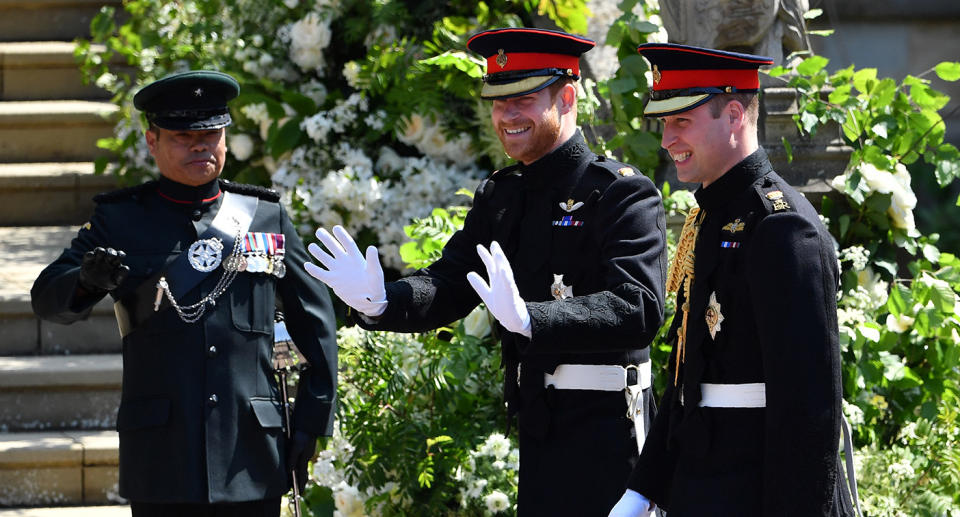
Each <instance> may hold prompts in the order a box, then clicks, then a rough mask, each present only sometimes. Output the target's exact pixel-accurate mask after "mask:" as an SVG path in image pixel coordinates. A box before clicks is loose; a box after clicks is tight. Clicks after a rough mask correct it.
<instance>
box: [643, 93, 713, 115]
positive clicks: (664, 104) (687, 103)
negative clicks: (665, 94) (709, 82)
mask: <svg viewBox="0 0 960 517" xmlns="http://www.w3.org/2000/svg"><path fill="white" fill-rule="evenodd" d="M713 95H714V94H712V93H704V94H702V95H690V96H681V97H671V98H669V99H663V100H659V101H655V100H651V101H650V102H648V103H647V105H646V107H644V108H643V116H645V117H665V116H667V115H674V114H677V113H681V112H684V111H687V110H690V109H693V108H696V107H697V106H699V105H701V104H703V103H704V102H707V101H708V100H709V99H710V97H713Z"/></svg>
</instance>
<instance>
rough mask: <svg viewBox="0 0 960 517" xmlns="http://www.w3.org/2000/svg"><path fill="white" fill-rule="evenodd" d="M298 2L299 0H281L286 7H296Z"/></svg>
mask: <svg viewBox="0 0 960 517" xmlns="http://www.w3.org/2000/svg"><path fill="white" fill-rule="evenodd" d="M299 3H300V0H283V5H285V6H287V8H288V9H294V8H296V7H297V4H299Z"/></svg>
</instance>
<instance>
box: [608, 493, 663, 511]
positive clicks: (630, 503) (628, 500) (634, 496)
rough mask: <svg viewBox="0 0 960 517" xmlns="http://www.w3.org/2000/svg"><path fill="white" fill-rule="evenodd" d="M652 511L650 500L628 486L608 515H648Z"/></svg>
mask: <svg viewBox="0 0 960 517" xmlns="http://www.w3.org/2000/svg"><path fill="white" fill-rule="evenodd" d="M651 512H653V504H651V503H650V500H649V499H647V498H646V497H643V496H642V495H640V494H639V493H637V492H634V491H633V490H630V489H629V488H628V489H627V491H626V492H625V493H624V494H623V497H621V498H620V500H619V501H617V504H616V505H614V507H613V509H612V510H610V515H608V516H607V517H647V516H648V515H650V513H651Z"/></svg>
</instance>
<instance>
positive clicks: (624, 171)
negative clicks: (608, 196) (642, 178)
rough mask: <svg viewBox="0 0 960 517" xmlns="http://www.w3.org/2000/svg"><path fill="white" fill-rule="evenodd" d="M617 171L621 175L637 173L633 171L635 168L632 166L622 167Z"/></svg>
mask: <svg viewBox="0 0 960 517" xmlns="http://www.w3.org/2000/svg"><path fill="white" fill-rule="evenodd" d="M617 172H618V173H619V174H620V175H621V176H633V175H634V174H635V173H634V172H633V169H631V168H630V167H621V168H620V170H618V171H617Z"/></svg>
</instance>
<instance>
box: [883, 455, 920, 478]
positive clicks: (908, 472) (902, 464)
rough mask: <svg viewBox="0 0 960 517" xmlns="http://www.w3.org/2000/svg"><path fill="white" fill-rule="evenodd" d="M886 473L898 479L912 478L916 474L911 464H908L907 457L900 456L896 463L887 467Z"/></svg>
mask: <svg viewBox="0 0 960 517" xmlns="http://www.w3.org/2000/svg"><path fill="white" fill-rule="evenodd" d="M887 473H888V474H890V475H891V476H893V477H895V478H900V479H912V478H913V477H914V476H915V475H916V472H915V471H914V470H913V465H910V460H909V459H907V458H902V459H901V460H900V461H898V462H897V463H894V464H892V465H890V466H889V467H887Z"/></svg>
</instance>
